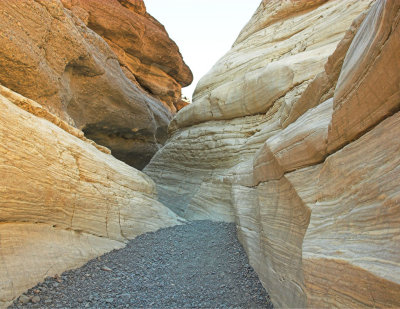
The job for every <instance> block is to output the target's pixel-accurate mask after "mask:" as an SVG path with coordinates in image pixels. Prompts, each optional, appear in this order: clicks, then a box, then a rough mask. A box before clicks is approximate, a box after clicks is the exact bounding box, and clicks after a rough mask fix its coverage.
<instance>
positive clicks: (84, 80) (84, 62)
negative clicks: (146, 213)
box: [0, 0, 191, 168]
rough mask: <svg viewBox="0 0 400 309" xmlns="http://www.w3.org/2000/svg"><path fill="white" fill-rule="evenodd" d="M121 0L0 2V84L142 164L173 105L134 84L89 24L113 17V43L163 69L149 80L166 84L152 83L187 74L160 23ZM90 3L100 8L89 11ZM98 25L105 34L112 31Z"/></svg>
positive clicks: (184, 78) (138, 5)
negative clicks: (116, 35)
mask: <svg viewBox="0 0 400 309" xmlns="http://www.w3.org/2000/svg"><path fill="white" fill-rule="evenodd" d="M120 2H121V3H120ZM120 2H118V1H85V5H87V6H88V7H89V8H87V10H86V9H85V7H86V6H84V5H82V7H81V6H77V5H75V6H72V3H75V1H64V4H65V6H66V7H68V6H69V7H70V8H71V10H69V9H67V8H66V7H64V6H63V4H62V3H61V2H60V1H57V0H51V1H39V0H37V1H34V0H21V1H19V0H10V1H0V29H1V31H0V68H1V70H0V83H1V84H2V85H4V86H6V87H8V88H10V89H12V90H14V91H16V92H18V93H20V94H22V95H24V96H26V97H28V98H30V99H33V100H35V101H37V102H39V103H40V104H41V105H43V106H44V107H45V108H46V109H48V110H49V111H50V112H52V113H53V114H56V115H57V116H59V117H60V118H61V119H63V120H65V121H67V122H68V123H69V124H71V125H73V126H75V127H77V128H79V129H81V130H83V131H84V132H85V134H86V135H87V136H88V137H89V138H91V139H93V140H95V141H96V142H97V143H99V144H101V145H104V146H106V147H108V148H110V149H111V151H112V154H113V155H114V156H115V157H117V158H118V159H121V160H123V161H125V162H126V163H128V164H130V165H132V166H135V167H137V168H142V167H143V166H145V165H146V164H147V162H148V161H149V159H150V158H151V157H152V155H153V154H154V152H155V151H157V150H158V148H159V147H160V145H161V144H163V142H164V141H165V135H166V128H167V126H168V123H169V121H170V119H171V117H172V112H171V110H173V109H172V108H171V109H170V108H167V107H166V106H165V105H164V104H163V103H162V102H161V101H160V100H159V99H158V98H157V95H153V94H151V93H149V92H146V91H145V89H144V87H141V86H140V85H139V84H135V83H133V82H132V80H134V78H132V76H133V75H132V74H131V73H130V71H129V70H128V69H127V67H126V66H124V67H123V69H121V66H120V55H119V57H117V55H116V54H115V53H114V52H113V50H112V49H111V48H110V46H109V45H108V44H107V43H106V42H105V41H104V40H103V38H101V37H100V36H99V35H98V34H96V33H95V32H94V31H92V30H91V29H89V28H88V27H87V26H86V24H88V25H93V26H94V28H95V29H94V30H97V31H99V32H100V29H103V28H101V26H100V25H103V24H104V23H103V22H102V20H103V19H104V22H109V21H110V20H113V19H115V20H118V22H119V23H120V24H119V26H117V24H112V25H113V27H114V28H112V29H114V30H115V29H116V28H118V29H119V30H120V33H121V35H120V37H118V40H117V38H114V40H115V42H117V43H118V44H120V45H121V46H122V47H123V48H126V50H129V51H131V50H132V53H135V55H136V56H137V58H135V59H136V60H137V61H139V62H140V63H145V64H146V65H147V66H149V67H151V68H153V67H154V68H157V70H158V69H159V70H160V71H157V72H158V73H159V77H157V76H156V75H154V74H153V75H146V76H147V77H148V78H147V79H146V80H147V82H148V83H150V82H151V81H152V82H153V83H154V85H159V87H160V88H162V89H164V88H165V87H169V85H167V83H161V82H160V84H157V80H162V79H163V76H166V75H167V73H165V72H168V74H169V75H168V76H172V77H169V79H166V80H168V81H169V83H170V84H174V83H175V84H177V85H178V84H179V83H181V84H185V83H190V81H191V73H190V70H189V69H188V68H187V67H186V65H184V63H183V61H182V57H181V55H180V53H179V51H178V48H177V47H176V45H175V44H174V43H173V42H172V41H171V40H170V39H169V38H168V35H167V33H166V32H165V30H164V28H163V27H162V26H161V25H160V24H159V23H157V22H156V21H155V20H154V19H153V18H152V17H151V16H149V15H147V13H145V11H144V9H145V7H144V5H143V3H142V2H141V1H120ZM111 4H113V5H114V7H109V6H108V5H111ZM123 5H125V6H123ZM94 7H96V8H97V9H98V13H93V10H94V9H93V10H92V9H90V8H94ZM105 12H106V13H107V14H111V13H113V12H114V13H115V14H118V18H116V17H115V16H114V17H112V16H111V15H107V14H106V13H105ZM124 12H125V13H124ZM130 14H133V15H132V16H131V15H130ZM141 14H142V15H141ZM129 16H131V17H129ZM126 18H132V20H130V21H126ZM94 21H96V22H94ZM134 21H135V22H134ZM96 25H97V26H96ZM96 27H97V28H96ZM134 29H136V30H134ZM103 30H104V33H103V34H104V35H105V37H106V34H107V35H108V34H109V33H114V32H113V31H112V30H107V29H106V28H104V29H103ZM153 32H154V33H153ZM129 33H131V34H129ZM110 36H111V37H113V35H111V34H110ZM147 36H149V37H151V38H146V37H147ZM106 39H107V38H106ZM109 42H110V43H113V42H114V41H110V40H109ZM132 46H135V48H136V49H135V52H133V48H132ZM114 49H115V47H114ZM115 50H117V49H115ZM121 51H122V49H121ZM155 51H157V53H156V52H155ZM149 55H152V56H149ZM152 57H154V58H152ZM129 59H133V58H129ZM154 59H156V60H157V61H155V60H154ZM153 60H154V61H153ZM140 67H141V69H143V70H144V67H145V66H140ZM163 70H164V71H163ZM150 71H151V70H150V69H149V72H150ZM153 71H154V70H153ZM153 71H151V72H153ZM124 72H126V74H127V75H128V77H129V78H127V75H126V74H124ZM154 72H155V71H154ZM129 74H131V75H129ZM185 74H186V75H185ZM141 76H142V79H145V78H144V77H143V76H145V75H141ZM174 78H176V80H177V82H176V81H175V79H174ZM138 79H140V78H139V77H138ZM154 87H155V86H154ZM146 89H150V88H149V87H147V88H146ZM171 89H175V88H171ZM176 89H177V88H176ZM176 89H175V90H174V91H178V90H176ZM179 89H180V84H179ZM174 95H175V94H174ZM179 97H180V94H179Z"/></svg>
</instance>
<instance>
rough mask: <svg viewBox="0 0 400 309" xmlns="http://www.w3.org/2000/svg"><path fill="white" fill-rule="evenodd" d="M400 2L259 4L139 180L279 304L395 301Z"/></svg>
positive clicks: (399, 288) (399, 302)
mask: <svg viewBox="0 0 400 309" xmlns="http://www.w3.org/2000/svg"><path fill="white" fill-rule="evenodd" d="M399 16H400V4H399V2H398V1H395V0H384V1H376V2H375V1H368V0H364V1H344V0H343V1H318V0H315V1H274V0H273V1H262V3H261V5H260V7H259V8H258V10H257V11H256V13H255V14H254V16H253V17H252V19H251V20H250V22H249V23H248V24H247V25H246V26H245V28H244V29H243V31H242V32H241V33H240V35H239V37H238V39H237V40H236V42H235V43H234V45H233V47H232V49H231V50H230V51H229V52H228V53H227V54H226V55H225V56H223V57H222V58H221V59H220V60H219V61H218V62H217V63H216V64H215V65H214V67H213V68H212V69H211V70H210V71H209V73H208V74H207V75H206V76H204V77H203V78H202V79H201V80H200V82H199V84H198V85H197V88H196V91H195V94H194V101H193V103H192V104H191V105H189V106H187V107H185V108H184V109H183V110H182V111H180V112H179V113H178V114H177V115H176V116H175V118H174V119H173V121H172V122H171V124H170V127H169V132H170V137H169V139H168V141H167V143H166V145H165V146H164V147H163V148H162V149H161V150H160V151H159V152H158V153H157V154H156V155H155V157H154V158H153V159H152V161H151V162H150V164H149V165H148V166H147V167H146V168H145V170H144V171H145V172H146V173H147V174H148V175H150V176H151V177H152V178H153V179H154V180H155V181H156V183H157V188H158V189H157V190H158V192H159V199H160V201H161V202H163V203H164V204H165V205H167V206H168V207H170V208H171V209H172V210H174V212H176V213H177V214H179V215H181V216H183V217H185V218H188V219H212V220H223V221H233V222H236V224H237V228H238V236H239V238H240V240H241V242H242V244H243V246H244V248H245V249H246V251H247V253H248V255H249V259H250V263H251V265H252V266H253V267H254V269H255V270H256V271H257V273H258V274H259V276H260V279H261V281H262V282H263V284H264V285H265V287H266V289H267V290H268V292H269V294H270V296H271V299H272V301H273V303H274V305H275V306H276V307H296V308H299V307H307V306H308V307H312V308H321V307H346V308H354V307H399V306H400V298H399V295H400V273H399V271H398V270H399V266H400V259H399V257H400V246H399V241H398V240H399V239H400V226H399V220H400V209H399V207H398V205H399V204H400V190H399V186H398V184H399V183H400V170H399V167H398V166H399V153H400V142H399V140H398V138H397V137H396V136H398V134H399V133H400V132H399V130H400V114H399V111H400V73H399V72H400V54H399V53H398V50H399V47H400V46H399V42H400V38H399V34H400V29H399V24H400V23H399Z"/></svg>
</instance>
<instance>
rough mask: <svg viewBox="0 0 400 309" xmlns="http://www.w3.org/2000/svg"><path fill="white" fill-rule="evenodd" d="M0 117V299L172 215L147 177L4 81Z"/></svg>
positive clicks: (163, 222)
mask: <svg viewBox="0 0 400 309" xmlns="http://www.w3.org/2000/svg"><path fill="white" fill-rule="evenodd" d="M0 124H1V125H0V154H1V155H0V175H1V177H0V195H1V199H0V221H1V223H0V242H1V246H0V260H1V263H0V306H4V305H6V304H7V303H9V302H10V301H11V300H12V299H14V298H15V297H17V296H19V295H20V294H21V293H22V292H23V291H25V290H26V289H27V288H29V287H31V286H33V285H34V284H36V283H37V282H38V281H41V280H43V279H44V278H45V277H46V276H51V275H54V274H57V273H60V272H62V271H64V270H66V269H70V268H74V267H78V266H81V265H82V264H83V263H85V262H86V261H87V260H89V259H91V258H93V257H96V256H98V255H101V254H103V253H105V252H108V251H110V250H112V249H116V248H121V247H123V246H124V242H126V241H127V240H128V239H132V238H134V237H136V236H137V235H140V234H142V233H144V232H148V231H154V230H157V229H158V228H160V227H166V226H171V225H175V224H178V223H179V221H178V218H177V216H176V215H175V214H173V213H172V212H171V211H170V210H169V209H168V208H166V207H164V206H163V205H162V204H160V203H159V202H157V201H156V200H155V197H156V193H155V188H154V183H153V181H152V180H151V179H150V178H149V177H147V176H146V175H144V174H143V173H141V172H139V171H138V170H135V169H134V168H132V167H130V166H128V165H127V164H125V163H123V162H121V161H119V160H117V159H115V158H114V157H112V156H111V155H110V154H109V152H108V153H107V149H105V148H104V147H99V148H100V149H101V150H102V151H100V150H99V149H98V148H96V147H95V145H94V143H93V142H89V141H88V140H87V139H86V138H85V137H84V136H83V133H82V132H80V131H79V130H77V129H76V128H73V127H71V126H69V125H68V124H67V123H65V122H63V121H62V120H60V119H59V118H57V117H56V116H54V115H51V114H50V113H49V112H48V111H47V110H45V109H43V108H42V107H41V106H40V104H38V103H36V102H33V101H32V100H29V99H26V98H24V97H22V96H20V95H18V94H16V93H14V92H12V91H11V90H9V89H7V88H5V87H1V88H0ZM69 132H71V133H73V134H70V133H69Z"/></svg>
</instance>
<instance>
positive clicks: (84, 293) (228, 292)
mask: <svg viewBox="0 0 400 309" xmlns="http://www.w3.org/2000/svg"><path fill="white" fill-rule="evenodd" d="M32 297H35V298H34V299H32ZM29 299H30V301H29ZM24 300H25V301H27V303H26V304H23V303H22V302H23V301H24ZM21 301H22V302H21ZM32 301H34V302H36V301H37V302H36V303H33V302H32ZM21 307H28V308H40V307H51V308H127V307H129V308H138V307H145V308H149V307H151V308H163V307H165V308H188V307H196V308H198V307H206V308H210V307H213V308H215V307H219V308H220V307H244V308H272V304H271V303H270V301H269V296H268V295H267V293H266V291H265V289H264V288H263V287H262V285H261V283H260V281H259V279H258V277H257V275H256V273H255V272H254V270H253V269H252V268H251V267H250V266H249V264H248V259H247V257H246V255H245V252H244V251H243V248H242V246H241V245H240V244H239V242H238V240H237V238H236V229H235V225H234V224H229V223H221V222H218V223H216V222H211V221H193V222H191V223H188V224H185V225H178V226H174V227H170V228H166V229H161V230H158V231H157V232H153V233H147V234H143V235H141V236H138V237H137V238H136V239H134V240H132V241H130V242H129V244H128V245H127V246H126V248H124V249H121V250H118V251H112V252H110V253H108V254H106V255H104V256H102V257H100V258H97V259H94V260H92V261H89V262H88V263H87V264H86V265H85V266H83V267H82V268H79V269H76V270H72V271H68V272H65V273H64V274H62V275H61V276H60V277H56V278H53V277H52V278H47V279H46V280H45V282H43V283H41V284H39V285H37V286H36V287H34V288H32V289H30V290H29V291H28V292H27V293H25V294H24V295H23V296H21V297H20V298H19V299H17V300H16V301H15V302H14V304H13V305H12V306H11V308H21Z"/></svg>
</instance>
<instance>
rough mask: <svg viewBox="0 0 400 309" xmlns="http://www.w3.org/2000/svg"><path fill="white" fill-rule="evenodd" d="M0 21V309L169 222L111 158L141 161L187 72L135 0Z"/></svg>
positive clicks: (23, 5) (26, 3)
mask: <svg viewBox="0 0 400 309" xmlns="http://www.w3.org/2000/svg"><path fill="white" fill-rule="evenodd" d="M0 16H1V18H0V29H1V31H0V68H1V70H0V221H1V223H0V307H1V308H2V307H3V306H5V305H7V304H9V303H10V301H11V300H12V299H13V298H15V297H16V296H18V295H19V294H20V293H22V292H24V291H25V290H26V289H28V288H30V287H32V286H33V285H35V284H36V283H37V282H38V281H41V280H43V279H44V278H45V277H47V276H52V275H55V274H60V273H61V272H63V271H65V270H67V269H70V268H74V267H78V266H80V265H83V264H84V263H85V262H87V261H88V260H89V259H91V258H94V257H96V256H99V255H101V254H103V253H105V252H108V251H110V250H112V249H116V248H121V247H123V246H124V243H125V242H126V241H127V240H128V239H132V238H134V237H135V236H137V235H139V234H142V233H145V232H148V231H154V230H156V229H158V228H161V227H166V226H171V225H175V224H178V223H179V221H178V217H177V216H176V215H175V214H174V213H173V212H172V211H170V210H169V209H168V208H166V207H165V206H163V205H162V204H161V203H159V202H158V201H156V191H155V185H154V183H153V181H152V180H151V179H150V178H149V177H148V176H146V175H144V174H143V173H141V172H139V171H138V170H136V169H135V168H133V167H131V166H129V165H127V164H125V163H123V162H121V161H119V160H117V159H116V158H115V157H117V158H119V159H122V160H124V161H125V162H127V163H129V164H130V165H133V166H136V167H139V168H140V167H143V166H144V165H145V164H146V163H147V162H148V160H149V159H150V157H151V156H152V155H153V154H154V152H155V151H156V150H157V149H158V148H159V147H160V145H161V144H162V143H163V142H164V141H165V139H166V134H167V132H166V130H167V125H168V123H169V121H170V119H171V117H172V114H173V113H174V112H175V107H174V106H175V105H174V104H180V102H179V100H180V89H181V86H182V85H186V84H188V83H190V82H191V72H190V70H189V69H188V67H187V66H186V65H185V64H184V62H183V60H182V57H181V55H180V53H179V51H178V48H177V47H176V45H175V43H174V42H172V41H171V40H170V39H169V37H168V35H167V33H166V32H165V30H164V28H163V27H162V25H160V24H159V23H158V22H157V21H155V20H154V19H153V18H152V17H151V16H150V15H148V14H147V13H146V11H145V6H144V4H143V2H142V1H129V0H126V1H81V2H80V1H62V2H61V1H58V0H46V1H40V0H37V1H34V0H22V1H20V0H18V1H17V0H15V1H13V0H11V1H0ZM117 16H118V18H117ZM88 26H89V27H88ZM90 27H93V29H90ZM117 28H118V29H119V30H120V31H119V32H118V33H117V32H116V29H117ZM95 31H96V32H98V34H97V33H96V32H95ZM99 34H100V35H102V36H103V37H104V39H103V38H102V37H101V36H100V35H99ZM118 35H121V36H120V37H119V36H118ZM107 42H108V44H107ZM109 45H110V46H111V47H110V46H109ZM11 89H12V90H11ZM166 89H169V90H170V91H169V92H168V91H166ZM14 91H15V92H14ZM28 97H29V99H28ZM178 99H179V100H178ZM81 129H82V130H83V131H84V132H85V134H84V132H83V131H81ZM88 138H92V139H95V140H96V141H98V142H99V143H101V144H102V145H103V146H101V145H98V144H96V143H95V142H93V141H92V140H90V139H88ZM104 145H105V146H108V147H110V148H111V151H112V154H113V155H114V156H115V157H113V156H111V155H110V153H111V152H110V150H109V149H108V148H106V147H104Z"/></svg>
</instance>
